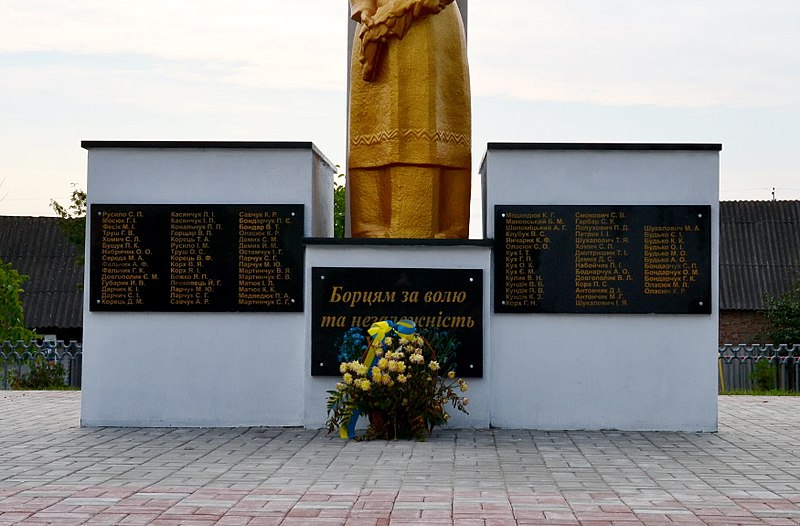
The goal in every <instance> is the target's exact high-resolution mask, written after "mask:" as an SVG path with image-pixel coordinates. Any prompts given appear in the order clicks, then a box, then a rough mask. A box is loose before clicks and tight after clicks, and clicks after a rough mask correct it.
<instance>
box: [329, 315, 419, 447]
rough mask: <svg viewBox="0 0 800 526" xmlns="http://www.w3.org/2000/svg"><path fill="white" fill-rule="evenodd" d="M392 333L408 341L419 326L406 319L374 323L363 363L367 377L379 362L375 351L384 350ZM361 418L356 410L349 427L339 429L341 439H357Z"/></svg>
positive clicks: (369, 332) (368, 331) (369, 330)
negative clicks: (370, 340) (386, 340)
mask: <svg viewBox="0 0 800 526" xmlns="http://www.w3.org/2000/svg"><path fill="white" fill-rule="evenodd" d="M392 331H394V332H395V334H397V335H398V336H399V337H400V338H402V339H404V340H407V339H410V338H411V337H412V336H414V333H415V332H416V331H417V324H416V323H414V322H413V321H411V320H405V319H403V320H400V321H398V322H393V321H392V320H384V321H379V322H375V323H373V324H372V327H370V328H369V329H367V333H368V334H369V335H370V336H371V337H372V343H370V345H369V348H368V349H367V354H366V356H364V361H363V364H364V365H366V366H367V369H368V370H367V377H372V368H373V367H374V366H375V364H376V363H377V361H378V355H377V354H376V352H375V351H376V350H378V349H383V341H384V340H385V339H386V336H387V335H389V333H391V332H392ZM359 416H361V412H360V411H359V410H358V409H356V410H354V411H353V414H352V415H351V416H350V422H348V424H347V426H346V427H340V428H339V437H341V438H344V439H347V438H355V436H356V423H357V422H358V417H359Z"/></svg>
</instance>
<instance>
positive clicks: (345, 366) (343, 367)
mask: <svg viewBox="0 0 800 526" xmlns="http://www.w3.org/2000/svg"><path fill="white" fill-rule="evenodd" d="M348 369H349V364H348V363H347V362H342V363H341V364H339V372H340V373H342V374H344V373H346V372H347V371H348Z"/></svg>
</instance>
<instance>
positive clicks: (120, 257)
mask: <svg viewBox="0 0 800 526" xmlns="http://www.w3.org/2000/svg"><path fill="white" fill-rule="evenodd" d="M91 214H92V216H91V217H92V219H93V220H92V222H91V233H90V236H91V247H90V255H91V261H90V265H91V267H90V268H91V278H90V297H91V307H90V308H91V309H92V310H113V311H125V310H132V311H293V312H294V311H297V310H302V291H303V284H302V281H301V279H300V278H301V277H302V254H303V252H302V237H303V206H302V205H92V210H91Z"/></svg>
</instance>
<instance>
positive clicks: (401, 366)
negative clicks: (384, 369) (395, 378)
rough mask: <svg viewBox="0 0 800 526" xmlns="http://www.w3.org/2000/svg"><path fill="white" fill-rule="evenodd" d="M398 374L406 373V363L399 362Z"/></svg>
mask: <svg viewBox="0 0 800 526" xmlns="http://www.w3.org/2000/svg"><path fill="white" fill-rule="evenodd" d="M397 372H398V373H404V372H406V364H405V362H397Z"/></svg>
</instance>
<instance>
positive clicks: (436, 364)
mask: <svg viewBox="0 0 800 526" xmlns="http://www.w3.org/2000/svg"><path fill="white" fill-rule="evenodd" d="M428 368H429V369H430V370H431V371H438V370H439V362H437V361H436V360H433V361H431V363H429V364H428Z"/></svg>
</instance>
